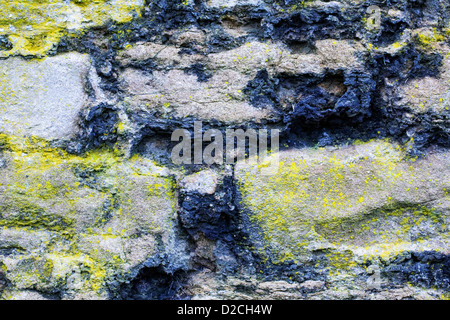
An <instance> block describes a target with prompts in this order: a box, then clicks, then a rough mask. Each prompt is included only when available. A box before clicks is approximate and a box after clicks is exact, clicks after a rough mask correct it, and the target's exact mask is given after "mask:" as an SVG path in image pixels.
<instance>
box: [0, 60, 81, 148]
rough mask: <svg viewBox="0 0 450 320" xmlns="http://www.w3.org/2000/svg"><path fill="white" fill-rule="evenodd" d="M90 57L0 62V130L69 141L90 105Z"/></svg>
mask: <svg viewBox="0 0 450 320" xmlns="http://www.w3.org/2000/svg"><path fill="white" fill-rule="evenodd" d="M89 69H90V58H89V56H88V55H82V54H78V53H69V54H65V55H60V56H56V57H49V58H43V59H41V60H25V59H23V58H10V59H7V60H1V61H0V119H1V120H0V131H1V132H3V133H8V134H14V135H24V136H25V135H27V136H28V135H33V136H37V137H40V138H44V139H48V140H52V139H68V138H70V137H72V136H73V135H74V134H75V133H76V131H77V119H78V114H79V112H80V111H81V109H82V108H83V107H85V106H86V104H87V102H88V96H87V94H86V81H87V75H88V72H89Z"/></svg>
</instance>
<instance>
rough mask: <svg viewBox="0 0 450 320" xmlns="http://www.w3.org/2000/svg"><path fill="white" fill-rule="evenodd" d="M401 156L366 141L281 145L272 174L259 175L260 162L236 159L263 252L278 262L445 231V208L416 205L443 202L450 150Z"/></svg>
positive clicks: (391, 146) (392, 149) (391, 148)
mask: <svg viewBox="0 0 450 320" xmlns="http://www.w3.org/2000/svg"><path fill="white" fill-rule="evenodd" d="M404 156H405V154H404V151H403V150H402V148H400V147H399V146H396V145H395V144H391V143H389V142H388V141H372V142H368V143H357V144H356V145H353V146H348V147H343V148H338V149H336V150H334V151H327V150H326V149H304V150H299V151H285V152H283V153H281V155H280V164H279V171H278V173H277V174H275V175H272V176H264V175H261V171H260V170H261V168H262V165H253V166H252V165H244V164H239V165H238V166H237V171H236V175H237V179H238V181H239V184H240V191H241V193H242V205H243V207H245V208H247V209H249V210H250V212H251V213H250V214H249V216H250V219H251V221H253V223H254V224H256V225H258V226H260V227H261V229H262V233H263V237H264V239H265V241H266V245H265V248H263V251H266V252H270V254H269V255H271V254H273V255H274V256H275V257H276V260H278V262H284V261H296V260H298V259H300V258H301V256H302V255H304V254H306V253H307V252H309V251H310V250H312V249H314V248H321V247H335V248H343V247H348V248H350V247H353V248H354V249H355V250H356V249H357V250H356V251H358V250H359V251H358V252H363V251H364V250H366V251H367V252H369V251H370V250H371V248H372V246H377V245H379V244H380V243H379V242H380V241H384V243H385V244H386V245H389V244H395V243H397V242H402V243H406V244H412V243H414V242H416V241H418V240H419V239H422V240H425V239H427V238H433V237H437V236H439V237H443V235H442V234H443V233H444V234H447V233H448V230H446V228H442V224H446V223H448V210H449V209H450V208H449V207H448V206H447V207H443V208H440V209H439V210H434V209H433V208H432V207H428V206H426V205H422V204H424V203H427V202H430V200H435V199H442V201H439V202H444V203H445V201H448V192H447V191H446V190H448V188H449V185H448V182H449V181H450V180H449V177H448V170H446V168H448V166H449V163H448V156H447V155H446V154H445V153H443V154H434V155H430V156H428V158H427V159H422V160H417V159H409V160H408V159H405V158H404ZM445 199H447V200H445ZM388 249H389V248H388V247H386V250H388ZM356 251H355V252H356ZM380 252H381V251H380Z"/></svg>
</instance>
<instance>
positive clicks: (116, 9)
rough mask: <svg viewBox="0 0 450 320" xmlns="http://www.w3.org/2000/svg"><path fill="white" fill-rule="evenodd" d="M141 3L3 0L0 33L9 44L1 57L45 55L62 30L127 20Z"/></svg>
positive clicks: (85, 0)
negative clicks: (109, 21) (5, 37)
mask: <svg viewBox="0 0 450 320" xmlns="http://www.w3.org/2000/svg"><path fill="white" fill-rule="evenodd" d="M143 3H144V1H142V0H132V1H128V0H127V1H123V0H114V1H112V2H109V1H105V0H100V1H91V0H80V1H62V0H44V1H39V2H30V1H7V0H2V1H1V2H0V8H1V9H2V10H1V11H0V21H1V22H0V33H1V34H2V35H6V36H7V39H8V42H9V43H10V46H8V47H7V48H5V49H6V50H0V57H5V56H6V57H7V56H10V55H23V56H32V55H37V56H42V55H45V54H46V53H48V51H50V50H52V49H53V47H54V45H55V44H57V43H58V40H59V39H60V38H61V37H62V36H63V35H64V33H67V32H69V33H74V32H76V31H79V30H83V29H84V28H87V27H93V26H100V25H103V24H105V23H106V22H107V21H108V20H114V21H117V22H126V21H130V20H131V19H132V18H133V13H134V15H135V16H136V15H137V13H138V12H140V9H141V8H142V6H143Z"/></svg>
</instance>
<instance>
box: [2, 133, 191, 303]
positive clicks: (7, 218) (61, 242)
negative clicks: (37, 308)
mask: <svg viewBox="0 0 450 320" xmlns="http://www.w3.org/2000/svg"><path fill="white" fill-rule="evenodd" d="M3 138H4V139H3V140H4V142H5V143H6V144H5V145H4V150H3V157H4V159H6V161H5V162H6V166H4V167H3V168H2V169H1V177H2V178H1V179H0V180H1V181H0V191H1V194H2V203H1V209H2V210H1V211H2V213H1V216H0V226H1V228H0V260H1V261H2V263H3V264H2V265H3V266H4V267H3V270H4V272H5V277H6V278H7V279H8V281H9V282H10V283H11V284H12V286H13V288H15V290H17V289H20V290H28V289H34V290H38V291H39V292H44V293H47V294H56V293H57V292H58V291H59V290H60V289H61V288H64V291H65V298H70V297H72V298H76V297H77V296H78V295H79V294H90V295H92V297H97V298H102V297H103V298H105V289H106V288H107V286H108V283H110V282H114V281H116V282H117V281H118V282H117V283H118V284H120V283H121V282H120V281H124V280H123V279H125V278H126V274H129V273H133V272H137V271H138V270H139V269H141V268H142V267H143V266H144V264H147V266H154V267H157V266H158V265H159V264H160V263H162V261H161V260H160V257H161V256H165V257H166V260H165V261H164V265H165V268H166V270H167V272H171V270H178V269H183V268H185V267H186V263H187V256H186V252H185V250H186V248H185V246H184V245H185V243H184V241H183V240H181V239H179V238H178V236H177V235H176V234H175V227H174V225H175V224H176V223H177V222H176V220H175V214H176V206H177V203H176V199H175V194H174V190H173V185H172V182H171V180H170V179H169V178H168V177H167V172H165V170H164V168H163V167H160V166H157V165H155V164H154V163H153V162H151V161H148V160H144V159H141V158H138V157H134V158H132V159H130V160H124V159H121V158H120V157H119V156H117V155H114V154H113V153H98V152H97V153H96V152H93V153H90V154H88V155H86V156H84V157H79V156H73V155H69V154H67V153H66V152H64V151H62V150H58V149H53V148H50V147H49V146H48V144H46V142H39V143H38V144H37V145H36V144H34V143H30V142H28V141H27V140H25V139H23V138H17V137H12V136H11V137H5V136H3ZM121 277H124V278H121ZM115 279H118V280H115ZM58 288H59V289H58ZM3 297H5V298H8V297H12V298H14V297H16V298H19V299H20V298H21V297H26V296H23V295H22V294H19V295H18V296H16V294H15V293H13V292H9V291H7V292H5V293H4V295H3Z"/></svg>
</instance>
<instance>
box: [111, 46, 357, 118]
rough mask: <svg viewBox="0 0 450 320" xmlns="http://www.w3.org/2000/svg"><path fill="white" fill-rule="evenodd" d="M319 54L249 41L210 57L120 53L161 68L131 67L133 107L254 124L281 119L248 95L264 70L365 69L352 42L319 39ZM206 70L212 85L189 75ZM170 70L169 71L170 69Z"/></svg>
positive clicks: (162, 49)
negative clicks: (250, 85) (252, 102)
mask: <svg viewBox="0 0 450 320" xmlns="http://www.w3.org/2000/svg"><path fill="white" fill-rule="evenodd" d="M316 46H317V50H316V51H317V52H315V53H310V54H298V53H293V52H292V50H291V49H289V48H287V47H286V46H284V45H282V44H277V43H262V42H257V41H253V42H248V43H246V44H244V45H242V46H240V47H238V48H235V49H231V50H228V51H223V52H219V53H211V54H208V55H200V54H193V55H180V54H178V48H177V47H176V46H172V45H160V44H155V43H140V44H137V45H136V46H135V47H133V48H130V49H128V50H125V51H124V52H122V53H121V54H120V55H119V59H118V60H119V61H120V62H121V64H122V65H123V66H125V67H126V66H129V65H134V64H139V62H142V61H147V60H149V59H151V60H152V61H154V62H155V63H157V64H158V65H159V66H164V68H158V67H156V69H157V70H153V72H152V73H151V74H149V73H148V72H144V71H140V70H138V69H135V68H125V70H124V71H123V72H122V73H121V76H120V82H121V87H122V89H123V91H124V92H126V93H127V98H126V100H125V101H126V102H127V103H129V105H130V106H131V108H132V109H135V110H141V109H147V110H150V109H154V110H155V108H156V110H159V111H161V112H162V113H163V114H164V115H165V116H167V117H170V116H176V117H181V118H183V117H186V116H194V117H197V118H199V119H205V120H212V119H216V120H219V121H222V122H225V123H242V122H245V121H249V120H253V121H255V122H261V121H263V120H266V119H270V120H276V119H278V120H279V115H278V113H277V110H275V109H274V108H273V107H270V106H252V105H250V103H249V102H248V98H247V97H246V95H245V94H244V93H243V90H244V89H245V88H246V86H247V85H248V83H249V82H250V81H251V80H253V79H254V78H255V76H256V75H257V74H258V72H259V71H260V70H267V72H268V74H269V76H272V77H276V76H278V75H280V74H284V75H295V76H298V75H306V74H308V75H311V74H313V75H317V76H321V75H323V74H325V73H326V72H328V71H330V70H343V71H345V70H354V69H358V68H360V67H361V64H360V62H359V61H358V59H357V57H356V52H357V48H358V45H357V44H353V45H351V44H350V43H349V42H347V41H337V40H332V39H331V40H321V41H317V43H316ZM195 65H197V66H201V67H202V68H204V72H205V73H206V74H208V75H209V77H208V78H207V79H206V81H199V80H198V76H196V75H194V74H192V73H191V72H189V71H188V72H186V70H189V68H191V67H192V66H195ZM167 69H169V70H167Z"/></svg>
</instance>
